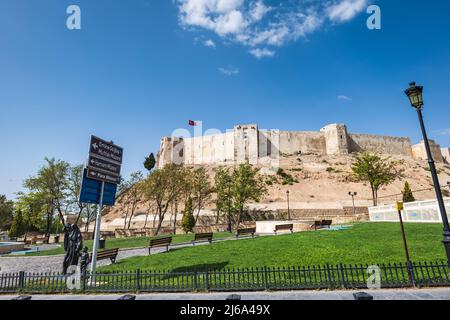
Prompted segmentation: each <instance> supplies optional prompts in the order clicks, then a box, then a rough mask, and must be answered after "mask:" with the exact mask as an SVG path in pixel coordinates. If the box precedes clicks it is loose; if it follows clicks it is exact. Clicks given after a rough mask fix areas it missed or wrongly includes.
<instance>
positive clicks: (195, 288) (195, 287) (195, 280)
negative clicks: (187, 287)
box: [193, 271, 197, 291]
mask: <svg viewBox="0 0 450 320" xmlns="http://www.w3.org/2000/svg"><path fill="white" fill-rule="evenodd" d="M193 284H194V288H193V289H194V291H197V271H194V281H193Z"/></svg>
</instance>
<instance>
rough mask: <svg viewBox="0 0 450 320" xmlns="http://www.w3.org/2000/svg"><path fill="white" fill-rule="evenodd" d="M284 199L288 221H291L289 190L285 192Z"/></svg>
mask: <svg viewBox="0 0 450 320" xmlns="http://www.w3.org/2000/svg"><path fill="white" fill-rule="evenodd" d="M286 197H287V209H288V220H289V221H291V211H290V210H289V190H286Z"/></svg>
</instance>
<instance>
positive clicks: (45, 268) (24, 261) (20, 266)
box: [0, 237, 248, 274]
mask: <svg viewBox="0 0 450 320" xmlns="http://www.w3.org/2000/svg"><path fill="white" fill-rule="evenodd" d="M243 239H248V238H247V237H242V238H239V239H236V238H234V237H230V238H222V239H217V240H214V241H213V243H214V242H221V241H230V240H243ZM199 245H209V243H208V242H200V243H197V244H196V246H199ZM185 247H192V244H191V243H187V242H184V243H178V244H173V245H171V246H170V248H171V249H177V248H185ZM164 251H165V248H155V249H152V254H157V253H161V252H164ZM147 255H148V249H147V248H136V249H133V248H132V249H120V250H119V254H118V255H117V260H118V261H119V260H122V259H126V258H130V257H135V256H147ZM63 260H64V254H59V255H53V256H34V257H22V256H5V257H0V274H1V273H8V272H18V271H25V272H58V271H61V270H62V264H63ZM110 263H111V262H110V260H100V261H98V262H97V266H105V265H108V264H110Z"/></svg>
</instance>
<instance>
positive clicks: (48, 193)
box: [24, 158, 70, 225]
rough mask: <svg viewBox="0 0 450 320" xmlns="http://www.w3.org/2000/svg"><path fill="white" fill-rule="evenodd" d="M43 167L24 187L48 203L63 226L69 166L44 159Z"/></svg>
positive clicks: (52, 159) (27, 180) (57, 161)
mask: <svg viewBox="0 0 450 320" xmlns="http://www.w3.org/2000/svg"><path fill="white" fill-rule="evenodd" d="M45 161H46V163H45V165H44V166H42V167H41V168H40V169H39V171H38V173H37V174H36V176H34V177H31V178H28V179H26V180H25V182H24V187H25V188H27V189H29V190H30V191H31V192H32V193H34V194H36V195H39V197H40V198H41V199H45V200H46V201H48V202H49V207H51V208H52V210H56V211H57V213H58V215H59V218H60V220H61V223H62V224H63V225H64V224H65V219H64V208H65V207H66V205H67V201H66V200H67V198H68V185H69V182H68V174H69V168H70V165H69V164H68V163H67V162H65V161H62V160H55V159H54V158H51V159H49V158H45Z"/></svg>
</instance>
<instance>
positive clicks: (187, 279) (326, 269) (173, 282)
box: [0, 261, 450, 293]
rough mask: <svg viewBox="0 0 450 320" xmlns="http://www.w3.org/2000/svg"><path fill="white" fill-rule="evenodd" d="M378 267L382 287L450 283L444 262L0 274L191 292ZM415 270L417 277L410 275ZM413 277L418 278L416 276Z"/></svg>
mask: <svg viewBox="0 0 450 320" xmlns="http://www.w3.org/2000/svg"><path fill="white" fill-rule="evenodd" d="M370 266H372V267H373V266H376V267H377V268H379V269H378V270H379V280H380V285H381V288H406V287H436V286H450V268H449V266H448V265H447V263H446V262H444V261H435V262H418V263H412V268H411V269H408V267H407V265H406V263H388V264H378V265H368V264H366V265H362V264H360V265H352V264H350V265H346V264H338V265H322V266H308V267H262V268H242V269H239V268H238V269H224V270H207V271H206V270H205V271H188V272H174V271H143V270H135V271H119V272H110V273H101V272H100V273H97V274H96V275H95V278H93V277H92V276H91V275H89V274H84V275H80V276H79V282H78V284H79V286H78V287H77V288H75V289H72V290H71V289H69V286H68V285H67V283H68V282H69V281H72V280H73V279H74V278H73V275H72V276H71V275H62V274H60V273H26V272H16V273H9V274H8V273H6V274H0V293H12V292H26V293H70V292H71V293H81V292H171V291H172V292H190V291H231V290H233V291H235V290H237V291H244V290H249V291H252V290H253V291H257V290H303V289H331V290H334V289H362V288H367V286H368V285H367V281H368V278H369V275H370V274H369V273H368V268H369V267H370ZM411 273H412V277H411ZM412 279H413V280H412Z"/></svg>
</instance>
